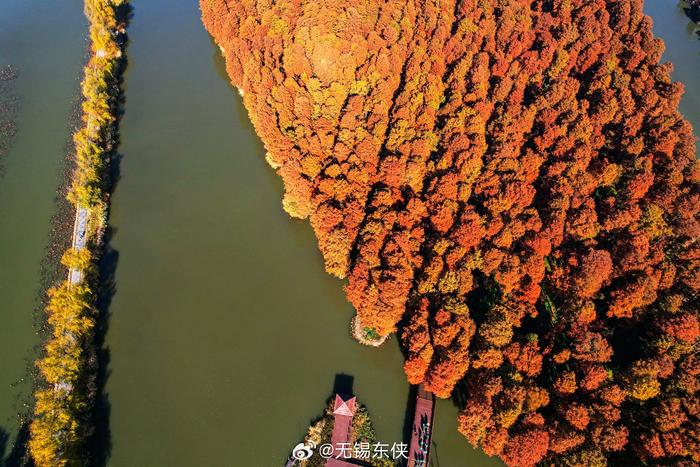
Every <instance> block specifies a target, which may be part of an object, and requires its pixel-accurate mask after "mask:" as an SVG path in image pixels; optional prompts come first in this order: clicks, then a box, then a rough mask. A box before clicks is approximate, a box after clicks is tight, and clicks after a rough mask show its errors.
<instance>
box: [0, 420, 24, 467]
mask: <svg viewBox="0 0 700 467" xmlns="http://www.w3.org/2000/svg"><path fill="white" fill-rule="evenodd" d="M9 442H10V435H9V433H8V432H7V431H6V430H5V429H3V428H0V466H4V467H24V466H30V465H32V464H31V462H30V460H29V456H28V452H27V443H28V442H29V422H28V421H25V422H23V423H22V425H21V426H20V428H19V431H18V432H17V437H16V438H15V440H14V442H13V443H12V445H9ZM8 449H9V451H8Z"/></svg>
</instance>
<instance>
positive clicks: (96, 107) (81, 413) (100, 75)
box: [29, 0, 127, 466]
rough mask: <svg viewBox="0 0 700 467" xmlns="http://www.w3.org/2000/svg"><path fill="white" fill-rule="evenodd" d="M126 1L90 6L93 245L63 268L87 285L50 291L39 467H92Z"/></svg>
mask: <svg viewBox="0 0 700 467" xmlns="http://www.w3.org/2000/svg"><path fill="white" fill-rule="evenodd" d="M126 3H127V0H85V14H86V16H87V18H88V21H89V28H90V40H91V56H90V59H89V61H88V63H87V65H86V66H85V69H84V77H83V81H82V83H81V90H82V95H83V104H82V126H81V127H80V128H79V129H78V130H77V131H76V132H75V133H74V135H73V140H74V143H75V164H76V167H75V171H74V173H73V176H72V182H71V188H70V190H69V193H68V196H67V198H68V200H69V201H70V202H71V203H72V204H73V205H74V206H75V208H76V212H77V211H78V210H79V209H87V211H88V222H87V234H86V236H87V242H86V247H85V248H83V249H81V250H80V251H78V250H76V249H74V248H70V249H69V250H68V251H66V253H65V254H64V255H63V258H62V260H61V262H62V264H63V265H65V266H66V267H67V268H68V269H69V270H70V269H78V270H80V271H82V272H83V274H82V280H81V281H80V283H77V284H71V283H70V282H69V280H68V279H66V280H64V281H63V282H62V283H61V284H58V285H57V286H55V287H52V288H51V289H49V291H48V303H47V306H46V309H45V311H46V323H47V327H48V332H47V337H46V341H45V343H44V352H43V355H42V357H41V358H40V359H39V360H38V361H37V362H36V365H37V368H38V369H39V378H38V380H39V382H38V386H37V389H36V390H35V393H34V415H33V418H32V421H31V425H30V440H29V451H30V454H31V456H32V458H33V460H34V463H35V464H36V465H37V466H69V465H83V464H85V461H86V459H85V449H84V446H85V442H86V439H87V438H88V436H89V434H90V432H91V429H92V424H91V423H90V421H89V418H90V407H91V403H92V400H93V398H94V394H95V389H94V376H93V371H92V370H91V369H92V368H94V349H93V347H92V340H93V330H94V327H95V319H96V311H95V306H94V304H95V295H96V294H95V292H94V290H95V289H96V284H97V281H98V277H97V268H96V262H97V259H98V256H99V252H100V248H101V240H102V232H103V231H104V227H105V223H106V217H107V192H108V184H109V182H108V176H107V169H108V166H109V156H110V154H111V153H112V151H113V149H114V147H113V146H114V142H115V141H116V135H115V133H116V120H117V98H118V95H119V93H120V90H119V74H120V72H121V69H122V65H123V62H122V47H123V44H122V41H121V33H122V32H123V31H122V27H121V26H120V25H119V20H118V17H119V12H120V8H122V7H124V6H125V5H126Z"/></svg>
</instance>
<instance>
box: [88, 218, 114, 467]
mask: <svg viewBox="0 0 700 467" xmlns="http://www.w3.org/2000/svg"><path fill="white" fill-rule="evenodd" d="M114 233H115V229H114V228H111V227H108V228H107V230H106V232H105V236H104V251H103V253H102V259H101V260H100V264H99V274H100V287H99V290H98V299H97V310H98V318H97V322H96V324H95V341H94V348H95V352H96V355H95V358H96V374H95V391H96V394H95V401H94V407H93V423H94V431H93V433H92V436H91V439H90V440H89V443H88V453H89V458H90V461H91V465H94V466H104V465H107V461H108V460H109V458H110V456H111V453H112V435H111V431H110V427H109V417H110V414H111V409H112V407H111V404H110V402H109V394H107V392H106V390H105V386H106V384H107V380H108V379H109V375H110V373H111V370H110V369H109V365H110V349H109V347H107V346H106V345H105V336H106V334H107V329H108V328H109V318H110V312H109V307H110V305H111V302H112V298H113V297H114V294H115V293H116V290H117V288H116V280H115V274H116V270H117V263H118V262H119V252H118V251H117V250H115V249H113V248H112V247H111V246H110V242H111V239H112V237H113V236H114Z"/></svg>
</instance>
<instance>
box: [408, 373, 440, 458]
mask: <svg viewBox="0 0 700 467" xmlns="http://www.w3.org/2000/svg"><path fill="white" fill-rule="evenodd" d="M434 413H435V397H434V396H433V394H432V393H431V392H428V391H426V390H425V388H423V385H422V384H421V385H420V386H418V391H417V394H416V411H415V413H414V415H413V428H412V429H411V443H410V444H409V450H408V467H427V466H428V463H429V462H430V443H431V441H432V436H433V415H434Z"/></svg>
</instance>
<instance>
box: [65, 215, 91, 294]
mask: <svg viewBox="0 0 700 467" xmlns="http://www.w3.org/2000/svg"><path fill="white" fill-rule="evenodd" d="M87 218H88V210H87V208H84V207H80V206H79V207H78V208H77V209H76V210H75V223H74V225H73V241H72V243H71V246H72V247H73V248H75V249H76V250H77V251H80V250H82V249H83V248H85V242H86V239H87ZM82 280H83V271H81V270H80V269H70V270H69V271H68V281H69V282H70V283H71V285H75V284H78V283H80V281H82Z"/></svg>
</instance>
